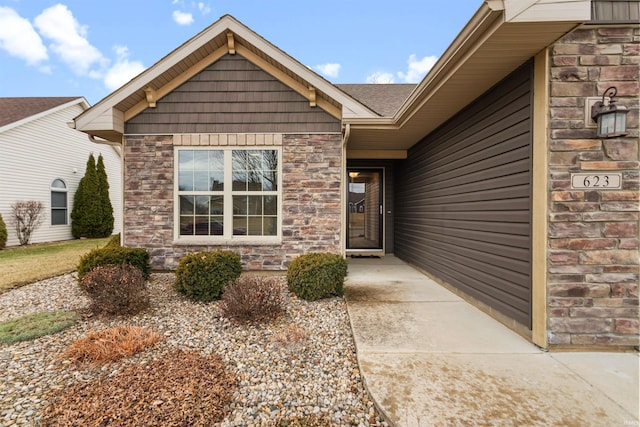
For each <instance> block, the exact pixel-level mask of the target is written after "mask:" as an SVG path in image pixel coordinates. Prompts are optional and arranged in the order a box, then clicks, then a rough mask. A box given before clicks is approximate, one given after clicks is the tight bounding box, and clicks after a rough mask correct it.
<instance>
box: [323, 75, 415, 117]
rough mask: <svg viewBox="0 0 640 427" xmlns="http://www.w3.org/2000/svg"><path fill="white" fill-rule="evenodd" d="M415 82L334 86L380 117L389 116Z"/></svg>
mask: <svg viewBox="0 0 640 427" xmlns="http://www.w3.org/2000/svg"><path fill="white" fill-rule="evenodd" d="M416 86H417V85H415V84H395V83H394V84H371V83H370V84H337V85H336V87H338V88H339V89H341V90H343V91H344V92H346V93H347V94H348V95H350V96H351V97H352V98H355V99H356V100H358V101H360V102H361V103H363V104H364V105H366V106H367V107H369V108H371V109H372V110H373V111H375V112H376V113H378V114H380V115H381V116H382V117H390V116H393V115H394V114H395V112H396V111H398V108H400V106H401V105H402V103H403V102H404V101H405V100H406V99H407V97H408V96H409V94H410V93H411V92H412V91H413V89H414V88H415V87H416Z"/></svg>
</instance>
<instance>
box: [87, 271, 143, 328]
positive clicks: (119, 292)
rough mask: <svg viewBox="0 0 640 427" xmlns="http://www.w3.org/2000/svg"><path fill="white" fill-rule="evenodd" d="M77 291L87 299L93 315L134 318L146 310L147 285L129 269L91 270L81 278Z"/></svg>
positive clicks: (140, 276) (140, 275)
mask: <svg viewBox="0 0 640 427" xmlns="http://www.w3.org/2000/svg"><path fill="white" fill-rule="evenodd" d="M80 288H81V289H82V290H83V291H84V292H85V293H86V294H87V295H88V296H89V298H90V299H91V311H92V312H93V313H94V314H108V315H118V314H135V313H139V312H141V311H143V310H144V309H146V308H147V307H148V306H149V294H148V292H147V282H146V280H145V278H144V275H143V274H142V271H140V269H139V268H137V267H134V266H133V265H129V264H118V265H100V266H98V267H95V268H94V269H92V270H91V271H89V272H88V273H87V274H85V275H84V276H83V277H82V280H81V281H80Z"/></svg>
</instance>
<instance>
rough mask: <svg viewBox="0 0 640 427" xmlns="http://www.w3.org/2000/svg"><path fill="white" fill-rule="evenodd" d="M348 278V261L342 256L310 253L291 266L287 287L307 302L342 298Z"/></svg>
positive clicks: (288, 272)
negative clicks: (334, 297)
mask: <svg viewBox="0 0 640 427" xmlns="http://www.w3.org/2000/svg"><path fill="white" fill-rule="evenodd" d="M346 276H347V260H346V259H344V258H343V257H342V256H341V255H338V254H330V253H308V254H305V255H301V256H299V257H298V258H296V259H294V260H293V261H291V263H290V264H289V267H288V268H287V287H288V288H289V290H290V291H291V292H293V293H294V294H296V295H297V296H298V298H302V299H304V300H307V301H315V300H318V299H320V298H327V297H331V296H342V294H343V292H344V290H343V286H344V279H345V277H346Z"/></svg>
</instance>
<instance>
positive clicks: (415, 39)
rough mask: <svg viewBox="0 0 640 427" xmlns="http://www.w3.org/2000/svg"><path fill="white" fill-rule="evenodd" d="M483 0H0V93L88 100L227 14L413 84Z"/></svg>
mask: <svg viewBox="0 0 640 427" xmlns="http://www.w3.org/2000/svg"><path fill="white" fill-rule="evenodd" d="M481 3H482V1H481V0H447V1H446V2H436V1H431V0H395V1H392V2H377V1H374V0H368V1H361V0H225V1H219V0H203V1H190V0H127V1H124V0H108V1H105V0H90V1H89V0H58V1H48V0H0V96H2V97H6V96H84V97H85V98H87V100H88V101H89V103H91V104H94V103H96V102H98V101H99V100H101V99H102V98H103V97H105V96H107V95H108V94H109V93H111V92H112V91H114V90H115V89H117V88H118V87H120V86H121V85H122V84H124V83H126V82H127V81H128V80H130V79H131V78H132V77H134V76H135V75H137V74H138V73H140V72H141V71H143V70H144V69H145V68H147V67H149V66H151V65H153V64H154V63H155V62H157V61H158V60H159V59H161V58H162V57H163V56H165V55H166V54H167V53H169V52H171V51H172V50H173V49H175V48H176V47H178V46H180V45H181V44H182V43H184V42H185V41H187V40H188V39H189V38H191V37H193V36H194V35H195V34H197V33H198V32H200V31H201V30H203V29H204V28H206V27H208V26H209V25H211V24H212V23H213V22H215V21H216V20H217V19H218V18H219V17H221V16H223V15H225V14H231V15H233V16H234V17H235V18H236V19H238V20H240V21H241V22H242V23H243V24H245V25H247V26H248V27H249V28H251V29H252V30H253V31H255V32H256V33H258V34H259V35H261V36H262V37H264V38H265V39H267V40H268V41H269V42H271V43H273V44H274V45H276V46H277V47H279V48H280V49H282V50H283V51H285V52H287V53H288V54H289V55H291V56H293V57H294V58H295V59H297V60H298V61H300V62H301V63H303V64H305V65H307V66H308V67H311V68H312V69H313V70H314V71H316V72H318V73H319V74H321V75H323V76H324V77H325V78H326V79H328V80H329V81H331V82H333V83H390V82H393V83H405V82H411V83H415V82H418V81H419V80H420V79H421V78H422V77H424V75H425V74H426V72H427V71H428V69H429V68H430V67H431V66H432V65H433V63H434V62H435V61H436V60H437V58H438V57H439V56H440V55H441V54H442V52H444V50H445V49H446V48H447V47H448V45H449V44H450V43H451V42H452V41H453V39H454V38H455V36H456V35H457V34H458V33H459V32H460V30H461V29H462V27H463V26H464V25H465V24H466V23H467V21H468V20H469V19H470V18H471V16H472V15H473V14H474V13H475V11H476V10H477V9H478V8H479V7H480V4H481Z"/></svg>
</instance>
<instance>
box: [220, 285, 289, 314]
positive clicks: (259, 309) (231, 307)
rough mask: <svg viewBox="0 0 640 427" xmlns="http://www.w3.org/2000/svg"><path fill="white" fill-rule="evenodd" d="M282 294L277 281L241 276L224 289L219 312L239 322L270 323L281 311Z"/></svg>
mask: <svg viewBox="0 0 640 427" xmlns="http://www.w3.org/2000/svg"><path fill="white" fill-rule="evenodd" d="M282 291H283V286H282V284H281V283H280V280H279V279H278V278H277V277H267V276H253V275H243V276H240V277H239V278H238V279H236V280H235V281H233V282H231V283H230V284H229V285H227V286H226V287H225V288H224V291H223V293H222V301H220V310H222V314H223V316H225V317H228V318H229V319H234V320H236V321H240V322H260V321H268V320H272V319H275V318H276V317H278V316H279V315H280V314H281V313H282V311H283V305H284V295H283V294H282Z"/></svg>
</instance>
